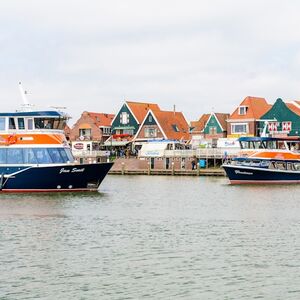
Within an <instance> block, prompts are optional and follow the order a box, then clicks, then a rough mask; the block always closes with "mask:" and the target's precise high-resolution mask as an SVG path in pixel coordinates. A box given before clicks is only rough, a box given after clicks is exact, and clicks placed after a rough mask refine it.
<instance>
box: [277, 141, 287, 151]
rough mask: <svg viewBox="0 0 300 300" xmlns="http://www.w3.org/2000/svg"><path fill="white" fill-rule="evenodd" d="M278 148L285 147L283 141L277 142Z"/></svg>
mask: <svg viewBox="0 0 300 300" xmlns="http://www.w3.org/2000/svg"><path fill="white" fill-rule="evenodd" d="M278 149H282V150H284V149H286V147H285V144H284V142H278Z"/></svg>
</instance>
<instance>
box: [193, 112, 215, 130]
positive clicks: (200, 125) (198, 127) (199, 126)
mask: <svg viewBox="0 0 300 300" xmlns="http://www.w3.org/2000/svg"><path fill="white" fill-rule="evenodd" d="M209 117H210V114H203V115H202V116H201V117H200V119H199V120H198V121H192V122H191V127H192V128H193V127H194V128H193V129H192V133H196V132H202V131H203V130H204V127H205V124H206V123H207V121H208V119H209Z"/></svg>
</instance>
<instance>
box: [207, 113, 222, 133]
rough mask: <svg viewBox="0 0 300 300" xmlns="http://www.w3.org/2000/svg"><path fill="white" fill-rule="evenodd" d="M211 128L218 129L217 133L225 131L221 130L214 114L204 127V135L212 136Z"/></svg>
mask: <svg viewBox="0 0 300 300" xmlns="http://www.w3.org/2000/svg"><path fill="white" fill-rule="evenodd" d="M210 128H216V133H223V129H222V128H221V126H220V124H219V122H218V120H217V118H216V116H215V115H214V114H212V115H211V116H210V118H209V120H208V122H207V123H206V125H205V127H204V133H205V134H210Z"/></svg>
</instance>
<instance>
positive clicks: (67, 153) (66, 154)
mask: <svg viewBox="0 0 300 300" xmlns="http://www.w3.org/2000/svg"><path fill="white" fill-rule="evenodd" d="M58 150H59V152H60V155H61V156H62V158H63V160H64V162H67V161H69V162H73V161H74V158H73V155H72V153H71V150H70V149H64V148H59V149H58Z"/></svg>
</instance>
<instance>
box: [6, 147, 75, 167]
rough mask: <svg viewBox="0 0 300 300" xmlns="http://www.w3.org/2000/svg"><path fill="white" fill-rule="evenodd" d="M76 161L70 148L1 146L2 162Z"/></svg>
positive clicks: (56, 162) (52, 162) (45, 162)
mask: <svg viewBox="0 0 300 300" xmlns="http://www.w3.org/2000/svg"><path fill="white" fill-rule="evenodd" d="M68 162H74V158H73V155H72V153H71V150H70V149H69V148H0V164H59V163H68Z"/></svg>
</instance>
